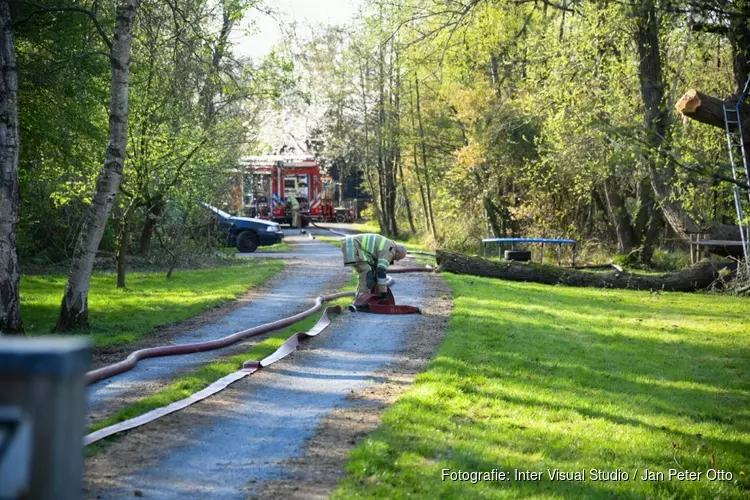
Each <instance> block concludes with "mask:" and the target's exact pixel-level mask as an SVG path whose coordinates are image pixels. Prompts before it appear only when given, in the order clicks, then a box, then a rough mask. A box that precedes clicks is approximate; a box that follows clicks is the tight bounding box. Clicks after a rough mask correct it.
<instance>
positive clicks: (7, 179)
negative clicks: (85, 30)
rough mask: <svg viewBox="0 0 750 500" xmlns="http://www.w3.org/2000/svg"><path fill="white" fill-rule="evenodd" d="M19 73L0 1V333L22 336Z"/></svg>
mask: <svg viewBox="0 0 750 500" xmlns="http://www.w3.org/2000/svg"><path fill="white" fill-rule="evenodd" d="M18 148H19V138H18V74H17V72H16V44H15V38H14V35H13V20H12V19H11V14H10V7H9V6H8V3H7V2H0V334H9V333H16V334H19V333H20V334H23V333H24V328H23V322H22V321H21V300H20V296H19V283H20V280H21V273H20V270H19V267H18V256H17V255H16V230H17V225H18V190H19V183H18Z"/></svg>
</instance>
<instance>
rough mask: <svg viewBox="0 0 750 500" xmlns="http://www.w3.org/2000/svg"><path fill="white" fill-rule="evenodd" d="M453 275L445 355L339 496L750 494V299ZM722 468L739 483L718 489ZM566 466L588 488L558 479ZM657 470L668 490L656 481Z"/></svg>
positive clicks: (397, 409) (393, 414)
mask: <svg viewBox="0 0 750 500" xmlns="http://www.w3.org/2000/svg"><path fill="white" fill-rule="evenodd" d="M446 279H447V280H448V282H449V284H450V285H451V287H452V289H453V291H454V297H455V310H454V312H453V316H452V320H451V325H450V330H449V333H448V335H447V337H446V339H445V341H444V343H443V345H442V346H441V347H440V349H439V351H438V353H437V355H436V358H435V359H434V360H433V361H432V362H431V363H430V364H429V365H428V367H427V368H426V371H425V372H424V373H422V374H421V375H419V376H418V377H417V380H416V382H415V384H414V385H413V386H412V387H411V388H410V389H409V390H408V391H407V392H406V393H405V394H404V395H403V396H402V397H401V398H400V399H399V401H398V402H397V403H396V404H395V405H394V406H392V407H391V408H389V409H388V410H387V411H386V413H385V414H384V416H383V420H382V424H381V426H380V427H379V428H378V430H376V431H375V432H374V433H372V434H371V435H370V436H368V437H367V438H366V439H365V440H364V441H363V442H362V443H361V444H360V445H359V447H358V448H357V449H355V450H354V452H353V453H352V455H351V457H350V460H349V464H348V471H349V476H348V477H347V479H345V480H344V481H343V482H342V483H341V485H340V487H339V489H338V490H337V492H336V494H335V495H334V497H335V498H389V499H390V498H406V497H412V498H612V497H617V498H632V499H641V498H670V499H671V498H750V480H749V479H750V478H749V477H748V476H749V475H750V381H749V380H748V376H749V375H750V315H748V314H747V310H748V304H750V302H748V301H747V300H746V299H745V300H743V299H738V298H732V297H718V296H708V295H702V294H681V293H663V294H650V293H648V292H633V291H613V290H600V289H591V288H568V287H551V286H545V285H539V284H528V283H511V282H505V281H500V280H492V279H482V278H474V277H465V276H455V275H446ZM712 464H713V465H712ZM712 466H713V467H715V468H716V469H720V470H723V471H729V472H731V473H732V475H733V479H732V480H731V481H720V480H714V481H709V480H708V479H707V478H706V471H707V470H708V469H710V468H712ZM556 468H557V469H560V470H561V471H565V472H574V471H580V470H585V471H586V473H587V476H586V480H584V481H557V482H554V481H550V480H549V479H548V478H547V472H546V471H547V469H556ZM443 469H450V472H457V471H459V470H460V471H469V472H471V471H492V470H493V469H499V471H504V472H506V473H509V474H510V478H511V479H510V480H504V481H481V482H477V483H476V484H472V483H471V482H469V481H463V482H458V481H450V480H449V479H448V478H446V480H442V471H443ZM592 469H597V470H602V471H607V472H610V471H617V470H618V469H619V470H620V471H624V472H626V473H628V474H629V475H630V480H628V481H594V480H592V477H591V470H592ZM636 469H638V473H637V478H636V479H633V476H634V471H635V470H636ZM645 469H648V470H650V471H654V472H663V473H665V480H663V481H642V480H640V476H641V475H642V474H643V473H644V470H645ZM669 469H676V470H679V471H681V470H682V469H686V470H689V471H695V472H701V476H700V480H699V481H680V480H678V479H677V478H673V479H672V480H671V481H670V480H669V479H668V477H667V474H668V470H669ZM515 470H520V471H526V470H530V471H544V473H543V478H542V479H541V480H539V481H521V480H516V479H515V478H514V471H515Z"/></svg>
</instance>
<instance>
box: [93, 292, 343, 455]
mask: <svg viewBox="0 0 750 500" xmlns="http://www.w3.org/2000/svg"><path fill="white" fill-rule="evenodd" d="M355 288H356V282H355V281H354V278H352V280H351V281H350V282H349V283H348V284H347V285H346V286H345V287H344V288H343V289H342V290H341V291H349V290H354V289H355ZM351 300H352V299H351V298H349V297H344V298H341V299H337V300H334V301H331V302H326V303H325V304H324V305H323V308H324V309H325V308H326V307H331V306H336V305H340V306H342V307H343V306H346V305H347V304H349V303H350V302H351ZM322 315H323V310H321V311H320V312H318V313H316V314H313V315H312V316H309V317H307V318H305V319H303V320H300V321H298V322H296V323H294V324H292V325H289V326H288V327H286V328H284V329H283V330H280V331H278V332H276V333H272V334H271V335H270V336H268V337H266V338H265V339H263V340H262V341H261V342H259V343H257V344H255V345H254V346H253V347H252V348H250V349H249V350H247V351H246V352H243V353H242V354H237V355H235V356H228V357H224V358H221V359H219V360H217V361H215V362H213V363H210V364H208V365H206V366H203V367H201V368H199V369H198V370H195V371H193V372H191V373H189V374H187V375H184V376H182V377H180V378H178V379H176V380H175V381H174V382H172V383H171V384H170V385H169V386H167V387H166V388H164V389H162V390H161V391H159V392H157V393H156V394H154V395H152V396H148V397H146V398H144V399H142V400H140V401H138V402H136V403H134V404H132V405H130V406H127V407H125V408H123V409H122V410H120V411H118V412H117V413H115V414H114V415H111V416H109V417H107V418H105V419H103V420H100V421H99V422H97V423H95V424H93V425H91V426H89V428H88V432H94V431H97V430H99V429H102V428H104V427H108V426H110V425H113V424H116V423H118V422H122V421H124V420H128V419H131V418H135V417H137V416H139V415H143V414H144V413H147V412H149V411H151V410H154V409H156V408H161V407H163V406H167V405H168V404H170V403H174V402H175V401H179V400H181V399H185V398H187V397H189V396H191V395H192V394H195V393H196V392H198V391H200V390H201V389H204V388H205V387H208V386H209V385H211V383H213V382H215V381H216V380H218V379H220V378H221V377H224V376H226V375H229V374H230V373H234V372H236V371H237V370H239V369H240V368H241V367H242V365H243V363H244V362H245V361H249V360H261V359H263V358H265V357H266V356H268V355H270V354H271V353H273V352H274V351H275V350H276V349H278V348H279V347H281V345H282V344H283V343H284V342H285V341H286V339H288V338H289V337H290V336H291V335H292V334H294V333H296V332H302V331H307V330H309V329H310V328H312V327H313V325H315V323H316V322H317V321H318V319H320V317H321V316H322ZM119 436H120V434H115V435H114V436H111V437H109V438H105V439H103V440H101V441H98V442H96V443H94V444H92V445H90V446H88V447H87V448H86V454H87V456H92V455H95V454H97V453H98V452H99V451H101V449H102V448H103V447H104V446H106V445H107V443H111V442H113V441H114V440H116V439H118V437H119Z"/></svg>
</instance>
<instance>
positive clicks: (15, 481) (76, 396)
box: [0, 337, 91, 500]
mask: <svg viewBox="0 0 750 500" xmlns="http://www.w3.org/2000/svg"><path fill="white" fill-rule="evenodd" d="M90 357H91V350H90V343H89V341H88V340H85V339H82V338H80V337H77V338H72V337H69V338H64V337H60V338H49V337H48V338H33V339H26V338H7V337H0V388H2V390H0V425H3V424H4V426H3V427H0V437H3V435H4V437H5V442H6V443H9V444H10V446H9V447H8V446H0V453H2V456H0V498H3V499H5V498H12V499H17V498H24V499H27V500H48V499H55V500H58V499H59V500H78V499H80V498H82V489H81V477H82V473H83V436H84V431H85V425H86V418H85V417H86V398H85V387H86V386H85V383H84V375H85V374H86V371H87V370H88V368H89V362H90ZM14 422H15V424H14ZM3 429H4V434H3ZM9 437H10V439H8V438H9ZM0 441H2V440H0ZM6 490H7V491H6Z"/></svg>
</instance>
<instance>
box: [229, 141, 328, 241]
mask: <svg viewBox="0 0 750 500" xmlns="http://www.w3.org/2000/svg"><path fill="white" fill-rule="evenodd" d="M241 165H242V171H243V176H242V180H241V191H242V206H243V211H244V212H245V213H246V214H247V215H249V216H251V217H257V218H260V219H266V220H271V221H273V222H277V223H279V224H288V225H291V223H292V213H291V210H289V209H288V208H287V201H288V200H289V198H290V197H292V196H294V197H295V198H297V201H298V202H299V204H300V212H301V214H302V215H303V216H304V217H303V218H302V226H303V227H307V225H308V223H309V220H314V221H326V220H331V219H333V218H335V214H334V209H333V196H332V194H333V192H332V189H331V186H332V183H331V182H330V180H328V181H326V179H327V178H324V177H322V176H321V172H320V164H319V163H318V162H317V161H316V160H315V159H313V158H310V157H302V156H286V155H267V156H248V157H244V158H242V160H241Z"/></svg>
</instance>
